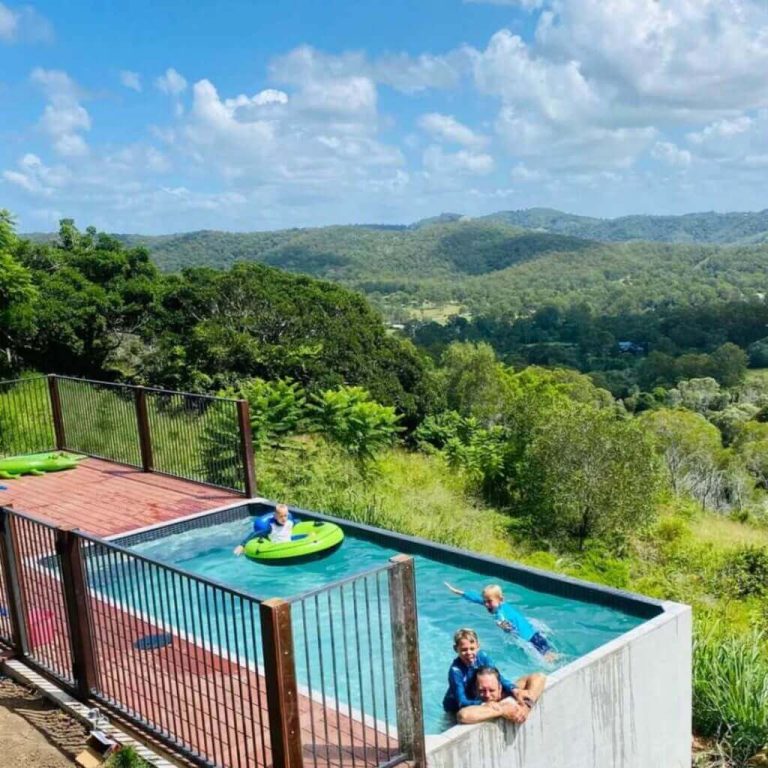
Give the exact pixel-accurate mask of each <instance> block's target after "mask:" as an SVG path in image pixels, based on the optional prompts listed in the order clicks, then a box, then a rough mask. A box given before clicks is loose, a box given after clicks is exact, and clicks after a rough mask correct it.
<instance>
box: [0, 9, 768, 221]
mask: <svg viewBox="0 0 768 768" xmlns="http://www.w3.org/2000/svg"><path fill="white" fill-rule="evenodd" d="M767 71H768V4H767V3H765V2H764V0H475V1H474V2H466V1H465V2H462V0H389V2H384V1H383V0H381V1H377V2H364V1H363V0H358V1H357V2H351V1H350V0H325V2H322V3H318V2H316V1H315V2H309V1H308V0H283V2H281V3H279V4H278V3H275V2H265V1H264V0H250V1H249V2H246V1H244V0H243V1H239V2H234V1H226V2H210V1H209V0H196V2H193V3H189V2H186V3H181V2H176V1H175V0H174V1H172V2H169V1H166V2H163V3H157V2H153V3H148V2H144V1H143V0H132V2H130V3H129V2H122V3H120V2H113V3H104V2H101V1H99V2H97V0H78V2H74V3H66V4H65V3H64V2H61V1H59V2H35V3H34V4H28V3H24V4H18V3H15V2H13V0H0V115H2V118H1V119H0V207H6V208H9V209H10V210H11V211H12V212H13V213H14V214H15V215H16V216H17V219H18V223H19V228H20V230H22V231H33V230H51V229H55V227H56V223H57V221H58V219H59V218H62V217H72V218H75V219H76V221H77V223H78V224H79V225H80V226H83V227H85V226H87V225H89V224H93V225H95V226H97V227H98V228H100V229H104V230H108V231H114V232H145V233H162V232H178V231H185V230H193V229H231V230H256V229H273V228H280V227H294V226H317V225H324V224H345V223H365V222H369V223H370V222H381V223H408V222H411V221H415V220H417V219H419V218H422V217H425V216H432V215H436V214H438V213H440V212H442V211H453V212H460V213H464V214H467V215H470V216H474V215H481V214H484V213H489V212H492V211H497V210H507V209H516V208H528V207H532V206H550V207H555V208H560V209H563V210H567V211H571V212H574V213H581V214H588V215H597V216H617V215H623V214H628V213H685V212H690V211H699V210H720V211H726V210H758V209H763V208H766V207H768V203H766V196H765V187H766V184H765V179H766V169H768V78H767V77H766V76H765V73H766V72H767Z"/></svg>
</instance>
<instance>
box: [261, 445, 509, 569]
mask: <svg viewBox="0 0 768 768" xmlns="http://www.w3.org/2000/svg"><path fill="white" fill-rule="evenodd" d="M376 470H377V471H376V472H375V473H374V474H373V476H372V477H369V478H367V479H365V480H363V479H362V478H361V477H360V475H359V473H358V471H357V469H356V467H355V464H354V462H353V461H352V460H351V459H349V458H348V457H346V456H344V455H343V454H342V453H341V452H339V451H338V450H336V449H334V448H333V447H331V446H328V445H326V444H325V443H324V442H323V441H322V440H321V439H310V438H306V439H302V440H301V441H297V442H296V443H294V446H293V449H289V450H281V451H263V452H261V453H260V454H259V455H258V456H257V458H256V476H257V483H258V487H259V493H260V494H262V495H263V496H266V497H268V498H273V499H278V500H280V501H285V502H287V503H290V504H293V505H296V506H299V507H305V508H307V509H313V510H318V511H323V512H327V513H329V514H332V515H336V516H338V517H343V518H346V519H348V520H353V521H355V522H361V523H366V524H368V525H375V526H378V527H381V528H386V529H389V530H394V531H398V532H400V533H404V534H407V535H411V536H421V537H424V538H427V539H431V540H432V541H439V542H442V543H444V544H450V545H454V546H459V547H463V548H466V549H472V550H475V551H478V552H484V553H486V554H490V555H494V556H497V557H508V558H509V557H514V556H515V554H516V553H515V548H514V546H513V542H512V540H511V538H510V536H509V532H510V525H511V522H512V521H511V519H510V518H509V516H507V515H504V514H502V513H500V512H498V511H497V510H494V509H490V508H487V507H485V506H483V505H482V504H481V503H479V502H477V501H476V500H474V499H473V498H472V497H471V495H470V494H469V492H468V490H467V489H466V488H465V485H464V481H463V479H462V478H461V477H460V476H457V475H456V473H454V472H452V471H451V470H450V469H449V468H448V467H447V466H446V465H445V463H444V462H443V460H442V459H441V458H440V457H437V456H427V455H425V454H419V453H408V452H406V451H404V450H401V449H391V450H389V451H387V452H385V453H384V454H383V456H382V458H381V459H380V460H379V462H378V465H377V467H376Z"/></svg>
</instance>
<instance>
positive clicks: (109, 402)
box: [0, 374, 256, 497]
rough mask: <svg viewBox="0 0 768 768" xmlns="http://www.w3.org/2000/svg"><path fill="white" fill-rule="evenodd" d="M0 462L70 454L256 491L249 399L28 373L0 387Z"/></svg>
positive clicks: (245, 493)
mask: <svg viewBox="0 0 768 768" xmlns="http://www.w3.org/2000/svg"><path fill="white" fill-rule="evenodd" d="M3 423H4V424H5V429H0V458H3V457H7V456H15V455H19V454H27V453H39V452H45V451H54V450H61V451H69V452H71V453H79V454H82V455H84V456H92V457H95V458H100V459H106V460H108V461H113V462H116V463H119V464H125V465H128V466H131V467H136V468H138V469H142V470H143V471H144V472H157V473H160V474H165V475H170V476H172V477H179V478H183V479H185V480H193V481H195V482H199V483H204V484H206V485H212V486H216V487H219V488H226V489H228V490H233V491H237V492H239V493H242V494H244V495H245V496H247V497H252V496H254V495H255V494H256V480H255V469H254V457H253V444H252V439H251V423H250V412H249V407H248V401H247V400H243V399H239V400H238V399H233V398H226V397H212V396H210V395H199V394H193V393H188V392H175V391H171V390H165V389H157V388H154V387H140V386H133V385H129V384H116V383H112V382H103V381H94V380H91V379H79V378H74V377H71V376H57V375H53V374H51V375H48V376H33V377H30V378H25V379H15V380H10V381H1V382H0V424H3Z"/></svg>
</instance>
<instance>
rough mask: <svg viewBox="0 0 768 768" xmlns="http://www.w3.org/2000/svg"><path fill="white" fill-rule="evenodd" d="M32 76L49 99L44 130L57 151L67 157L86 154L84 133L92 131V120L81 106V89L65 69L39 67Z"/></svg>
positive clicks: (41, 124)
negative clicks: (82, 133)
mask: <svg viewBox="0 0 768 768" xmlns="http://www.w3.org/2000/svg"><path fill="white" fill-rule="evenodd" d="M30 77H31V79H32V82H34V83H35V84H37V85H38V86H39V87H40V88H41V89H42V91H43V92H44V93H45V95H46V98H47V99H48V103H47V104H46V106H45V110H44V111H43V116H42V118H41V119H40V127H41V128H42V130H43V131H44V133H46V134H47V135H48V137H49V138H50V139H51V142H52V144H53V148H54V149H55V150H56V152H57V153H58V154H60V155H63V156H65V157H74V156H81V155H84V154H86V153H87V152H88V145H87V144H86V142H85V139H83V137H82V135H81V132H83V131H88V130H90V128H91V118H90V115H89V114H88V112H87V111H86V109H85V107H83V106H82V104H80V99H81V98H82V91H81V89H80V88H79V87H78V86H77V84H76V83H75V81H74V80H72V78H71V77H70V76H69V75H68V74H67V73H66V72H63V71H61V70H56V69H42V68H41V67H37V68H36V69H34V70H33V71H32V74H31V76H30Z"/></svg>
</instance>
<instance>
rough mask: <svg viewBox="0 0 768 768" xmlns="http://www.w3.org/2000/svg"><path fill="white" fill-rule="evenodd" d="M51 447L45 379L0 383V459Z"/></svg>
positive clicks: (51, 428)
mask: <svg viewBox="0 0 768 768" xmlns="http://www.w3.org/2000/svg"><path fill="white" fill-rule="evenodd" d="M54 447H55V439H54V436H53V418H52V416H51V404H50V399H49V397H48V382H47V381H46V379H45V377H42V376H41V377H37V378H27V379H22V380H21V381H18V382H13V383H10V384H8V383H5V382H0V457H3V456H16V455H18V454H23V453H36V452H38V451H50V450H51V449H53V448H54Z"/></svg>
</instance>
